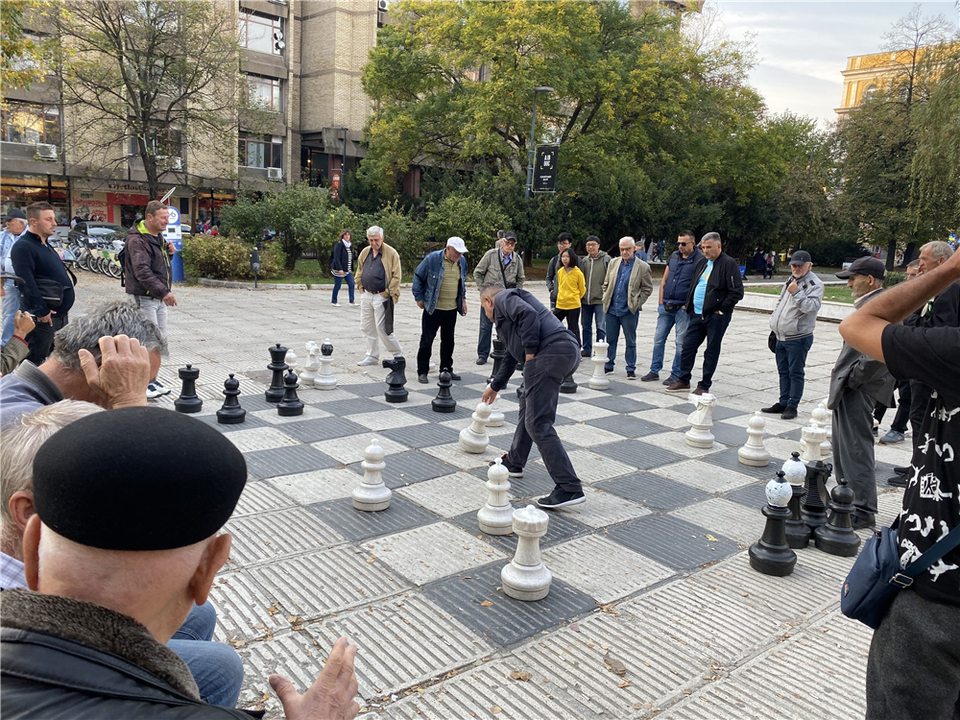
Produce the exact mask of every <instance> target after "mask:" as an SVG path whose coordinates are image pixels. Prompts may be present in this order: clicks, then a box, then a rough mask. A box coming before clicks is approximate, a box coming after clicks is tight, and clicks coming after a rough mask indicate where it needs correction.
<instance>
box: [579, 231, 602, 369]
mask: <svg viewBox="0 0 960 720" xmlns="http://www.w3.org/2000/svg"><path fill="white" fill-rule="evenodd" d="M586 247H587V254H586V255H585V256H584V257H582V258H580V262H579V263H578V264H579V266H580V270H581V272H582V273H583V279H584V284H585V285H586V288H587V289H586V292H585V293H584V296H583V303H582V305H581V308H580V313H581V315H580V324H581V325H582V326H583V350H581V352H580V354H581V355H582V356H583V357H590V356H591V355H592V354H593V326H594V324H596V326H597V342H602V341H603V340H604V339H605V338H606V337H607V334H606V332H604V329H603V317H604V313H603V282H604V280H606V279H607V266H608V265H609V264H610V255H608V254H607V253H602V252H600V238H598V237H597V236H596V235H591V236H590V237H588V238H587V243H586Z"/></svg>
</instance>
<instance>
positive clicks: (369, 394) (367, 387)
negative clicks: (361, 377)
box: [340, 366, 417, 398]
mask: <svg viewBox="0 0 960 720" xmlns="http://www.w3.org/2000/svg"><path fill="white" fill-rule="evenodd" d="M377 367H378V368H379V366H377ZM414 370H416V368H414ZM384 372H387V371H386V370H385V369H384ZM410 377H411V373H410V368H409V367H408V368H407V384H408V385H409V384H410ZM412 377H413V379H414V381H416V379H417V376H416V373H413V374H412ZM340 387H341V388H342V389H343V390H346V391H347V392H348V393H352V394H354V395H356V396H358V397H364V398H373V397H379V398H382V397H383V394H384V393H385V392H386V391H387V384H386V383H385V382H362V383H353V384H351V385H341V386H340Z"/></svg>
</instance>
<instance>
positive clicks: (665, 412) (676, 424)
mask: <svg viewBox="0 0 960 720" xmlns="http://www.w3.org/2000/svg"><path fill="white" fill-rule="evenodd" d="M689 414H690V413H689V412H687V413H683V412H676V411H675V410H673V409H672V408H670V407H669V406H668V407H659V408H656V409H654V410H641V411H639V412H635V413H630V416H631V417H635V418H639V419H641V420H646V421H647V422H651V423H656V424H657V425H662V426H664V427H668V428H673V429H674V430H684V431H686V430H689V429H690V421H689V420H687V415H689Z"/></svg>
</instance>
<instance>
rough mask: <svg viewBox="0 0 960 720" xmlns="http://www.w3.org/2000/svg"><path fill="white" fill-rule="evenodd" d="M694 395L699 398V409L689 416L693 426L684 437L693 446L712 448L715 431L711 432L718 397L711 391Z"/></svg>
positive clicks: (688, 418)
mask: <svg viewBox="0 0 960 720" xmlns="http://www.w3.org/2000/svg"><path fill="white" fill-rule="evenodd" d="M693 397H695V398H696V399H697V409H696V410H694V411H693V412H692V413H690V415H688V416H687V422H689V423H690V425H691V427H690V429H689V430H687V432H686V434H685V436H684V438H685V440H686V442H687V445H690V446H691V447H695V448H712V447H713V433H712V432H710V428H712V427H713V407H714V405H715V404H716V398H715V397H714V396H713V395H711V394H710V393H704V394H703V395H694V396H693Z"/></svg>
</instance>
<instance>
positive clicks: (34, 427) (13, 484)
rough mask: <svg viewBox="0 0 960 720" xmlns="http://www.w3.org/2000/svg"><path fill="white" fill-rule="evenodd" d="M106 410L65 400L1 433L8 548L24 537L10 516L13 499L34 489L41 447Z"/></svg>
mask: <svg viewBox="0 0 960 720" xmlns="http://www.w3.org/2000/svg"><path fill="white" fill-rule="evenodd" d="M102 410H103V408H101V407H99V406H97V405H94V404H93V403H88V402H81V401H80V400H61V401H60V402H58V403H54V404H53V405H46V406H44V407H41V408H38V409H36V410H34V411H33V412H31V413H26V414H24V415H21V416H20V417H19V418H17V420H15V421H14V422H12V423H10V424H9V425H7V426H6V427H5V428H4V429H3V431H2V432H0V501H2V503H3V505H2V506H0V525H2V537H3V544H4V546H5V547H6V544H7V543H8V542H10V541H12V540H14V539H18V538H19V537H20V532H19V528H16V527H15V525H16V524H15V523H14V522H13V518H12V517H11V515H10V498H11V497H13V495H14V493H18V492H20V491H21V490H33V458H34V456H35V455H36V454H37V451H38V450H39V449H40V446H41V445H43V444H44V443H45V442H46V441H47V440H48V439H50V437H51V436H52V435H53V434H54V433H55V432H57V430H59V429H60V428H63V427H66V426H67V425H69V424H70V423H72V422H73V421H74V420H79V419H80V418H82V417H86V416H87V415H92V414H93V413H95V412H100V411H102Z"/></svg>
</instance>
